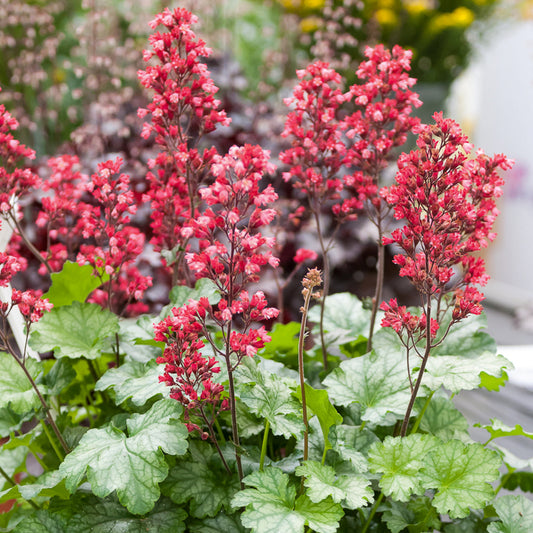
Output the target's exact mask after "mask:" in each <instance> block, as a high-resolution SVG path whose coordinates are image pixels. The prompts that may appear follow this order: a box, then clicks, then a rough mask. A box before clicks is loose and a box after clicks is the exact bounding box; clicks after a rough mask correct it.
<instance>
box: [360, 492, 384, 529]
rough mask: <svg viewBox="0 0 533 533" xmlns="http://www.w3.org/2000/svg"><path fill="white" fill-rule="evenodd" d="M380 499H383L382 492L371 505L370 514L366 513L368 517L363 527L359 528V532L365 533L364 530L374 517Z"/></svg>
mask: <svg viewBox="0 0 533 533" xmlns="http://www.w3.org/2000/svg"><path fill="white" fill-rule="evenodd" d="M382 500H383V492H380V494H379V496H378V499H377V500H376V501H375V502H374V505H372V509H371V511H370V514H369V515H368V518H367V520H366V522H365V524H364V526H363V529H361V533H366V531H367V530H368V528H369V527H370V524H371V523H372V519H373V518H374V515H375V514H376V511H377V510H378V507H379V505H380V503H381V501H382Z"/></svg>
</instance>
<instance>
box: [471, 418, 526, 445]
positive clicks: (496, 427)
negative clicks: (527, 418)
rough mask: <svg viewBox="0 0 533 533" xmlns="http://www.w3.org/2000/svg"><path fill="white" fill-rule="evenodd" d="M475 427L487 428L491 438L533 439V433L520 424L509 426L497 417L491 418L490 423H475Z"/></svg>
mask: <svg viewBox="0 0 533 533" xmlns="http://www.w3.org/2000/svg"><path fill="white" fill-rule="evenodd" d="M474 427H478V428H483V429H485V430H487V431H488V432H489V433H490V440H493V439H497V438H499V437H526V438H528V439H533V433H530V432H529V431H525V430H524V428H523V427H522V426H521V425H520V424H516V425H515V426H514V427H511V426H507V425H505V424H504V423H503V422H502V421H501V420H498V419H497V418H491V419H490V424H486V425H483V424H474Z"/></svg>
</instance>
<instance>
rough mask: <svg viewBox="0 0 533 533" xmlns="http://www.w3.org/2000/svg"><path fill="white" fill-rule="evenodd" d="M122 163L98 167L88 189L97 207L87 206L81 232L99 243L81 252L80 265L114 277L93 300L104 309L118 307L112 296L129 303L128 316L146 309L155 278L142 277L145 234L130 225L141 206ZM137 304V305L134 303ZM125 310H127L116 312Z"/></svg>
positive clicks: (82, 216)
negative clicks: (140, 267) (140, 265)
mask: <svg viewBox="0 0 533 533" xmlns="http://www.w3.org/2000/svg"><path fill="white" fill-rule="evenodd" d="M121 165H122V160H121V159H120V158H117V159H116V160H115V161H105V162H103V163H100V164H99V165H98V172H97V173H96V174H93V175H92V176H91V181H89V182H88V183H87V185H86V190H87V191H88V192H90V193H91V195H92V197H93V198H94V200H95V201H96V205H88V204H86V205H84V210H83V211H82V213H81V217H80V218H79V220H78V229H79V230H81V233H82V235H83V237H84V238H85V239H91V240H94V241H95V242H96V244H82V245H81V246H80V251H79V253H78V257H77V261H78V263H79V264H82V265H83V264H85V263H89V264H90V265H92V266H93V267H94V268H95V271H96V272H97V273H98V275H99V276H103V274H104V272H105V273H106V274H108V275H109V276H110V278H109V281H107V282H106V284H105V286H104V288H102V289H98V290H96V291H95V292H93V294H92V296H91V300H92V301H95V302H97V303H99V304H100V305H103V306H108V307H110V308H111V307H116V305H117V302H112V301H111V300H110V296H112V297H113V298H115V299H116V300H118V301H119V302H120V303H121V305H124V304H123V302H124V301H125V302H126V304H125V305H126V311H127V312H128V313H133V314H138V313H139V312H142V311H143V310H144V306H143V304H141V303H140V302H139V300H141V299H142V296H143V294H144V291H145V290H146V289H147V288H148V287H150V286H151V285H152V279H151V278H150V277H147V276H142V275H141V274H140V272H139V271H138V269H137V268H136V266H135V261H136V260H137V258H138V257H139V255H140V254H141V253H142V251H143V249H144V240H145V237H144V234H143V233H141V232H140V231H139V230H138V229H137V228H135V227H133V226H131V225H129V222H130V215H131V214H133V213H135V211H136V209H137V207H136V204H135V199H134V195H133V191H132V190H131V188H130V180H129V176H127V175H126V174H121V173H120V167H121ZM134 301H136V303H132V302H134ZM115 310H116V311H119V312H121V311H123V309H119V310H117V309H115Z"/></svg>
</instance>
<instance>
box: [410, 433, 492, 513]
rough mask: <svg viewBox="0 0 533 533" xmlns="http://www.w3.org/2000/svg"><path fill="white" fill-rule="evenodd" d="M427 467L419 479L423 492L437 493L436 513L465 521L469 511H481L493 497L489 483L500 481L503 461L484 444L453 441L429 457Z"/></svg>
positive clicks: (427, 457)
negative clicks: (435, 491) (428, 490)
mask: <svg viewBox="0 0 533 533" xmlns="http://www.w3.org/2000/svg"><path fill="white" fill-rule="evenodd" d="M424 463H425V466H424V468H423V469H422V471H421V473H420V479H421V483H422V486H423V487H424V488H426V489H436V490H437V494H436V495H435V497H434V498H433V505H434V507H435V509H437V511H438V512H439V513H442V514H449V515H450V517H451V518H463V517H465V516H467V515H468V513H469V512H470V511H469V509H470V508H472V509H481V508H482V507H484V505H485V504H486V502H487V501H488V500H490V498H492V497H493V495H494V490H493V488H492V487H491V486H490V485H489V483H490V482H491V481H494V480H495V479H497V478H498V468H499V467H500V466H501V464H502V461H501V459H500V457H499V456H498V454H497V453H496V452H493V451H491V450H486V449H485V448H483V446H482V445H481V444H477V443H476V444H470V445H466V444H463V443H462V442H460V441H458V440H452V441H448V442H446V443H444V444H441V445H440V446H438V447H437V448H435V449H434V450H433V451H431V452H430V453H428V454H427V456H426V457H425V459H424Z"/></svg>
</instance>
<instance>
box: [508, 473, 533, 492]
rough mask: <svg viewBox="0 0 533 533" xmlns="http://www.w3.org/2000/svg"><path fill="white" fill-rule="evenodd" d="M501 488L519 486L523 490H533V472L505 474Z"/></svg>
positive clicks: (511, 488)
mask: <svg viewBox="0 0 533 533" xmlns="http://www.w3.org/2000/svg"><path fill="white" fill-rule="evenodd" d="M503 488H504V489H507V490H516V489H517V488H519V489H520V490H522V491H524V492H533V472H512V473H511V474H508V475H506V476H505V478H504V482H503Z"/></svg>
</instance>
